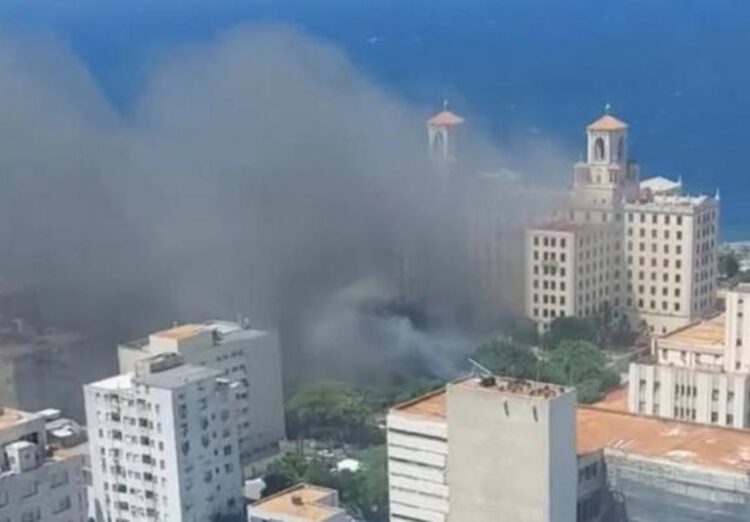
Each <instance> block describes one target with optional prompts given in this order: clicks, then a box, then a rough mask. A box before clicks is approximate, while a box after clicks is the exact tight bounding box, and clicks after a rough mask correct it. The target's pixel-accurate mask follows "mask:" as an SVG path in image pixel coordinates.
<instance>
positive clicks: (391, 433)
mask: <svg viewBox="0 0 750 522" xmlns="http://www.w3.org/2000/svg"><path fill="white" fill-rule="evenodd" d="M575 397H576V394H575V392H574V391H572V390H570V389H566V388H563V387H560V386H554V385H549V384H544V383H535V382H529V381H514V380H506V379H501V378H497V377H486V378H478V377H472V378H468V379H462V380H459V381H456V382H454V383H451V384H449V385H448V386H447V388H446V390H445V391H444V392H443V391H440V392H435V393H434V394H431V395H429V396H426V397H420V398H419V399H416V400H414V401H411V402H408V403H405V404H402V405H400V406H398V407H396V408H394V409H392V410H391V412H390V413H389V415H388V477H389V495H390V512H391V521H392V522H405V521H409V522H413V521H424V522H444V521H455V522H483V521H487V522H489V521H494V520H524V521H527V522H536V521H539V522H573V521H574V520H576V503H577V499H578V496H577V479H576V473H577V469H578V468H577V466H578V464H577V460H576V441H575V431H576V430H575V419H576V414H575V411H576V410H575V408H576V399H575Z"/></svg>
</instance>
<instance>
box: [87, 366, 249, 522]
mask: <svg viewBox="0 0 750 522" xmlns="http://www.w3.org/2000/svg"><path fill="white" fill-rule="evenodd" d="M243 393H245V390H244V387H243V386H242V385H241V384H240V383H236V382H231V381H229V380H228V379H226V378H224V377H222V372H220V371H218V370H214V369H210V368H206V367H204V366H193V365H187V364H183V363H182V358H181V356H179V355H177V354H162V355H157V356H154V357H152V358H150V359H144V360H141V361H139V362H137V363H136V364H135V371H134V372H132V373H126V374H122V375H117V376H114V377H110V378H108V379H104V380H101V381H98V382H94V383H91V384H88V385H86V386H84V398H85V404H86V421H87V427H88V433H89V450H90V457H91V471H92V477H93V494H94V498H95V501H96V504H97V505H96V512H97V515H98V522H99V521H107V522H124V521H129V522H141V521H143V522H146V521H148V522H157V521H158V522H210V521H211V520H212V518H213V517H215V516H216V515H219V514H233V515H239V514H240V513H242V512H243V506H242V504H241V491H242V472H241V468H240V458H239V446H238V442H237V431H236V429H237V428H236V418H235V416H234V413H233V412H234V408H235V406H234V403H235V402H236V401H237V400H241V397H242V394H243ZM238 397H239V398H238Z"/></svg>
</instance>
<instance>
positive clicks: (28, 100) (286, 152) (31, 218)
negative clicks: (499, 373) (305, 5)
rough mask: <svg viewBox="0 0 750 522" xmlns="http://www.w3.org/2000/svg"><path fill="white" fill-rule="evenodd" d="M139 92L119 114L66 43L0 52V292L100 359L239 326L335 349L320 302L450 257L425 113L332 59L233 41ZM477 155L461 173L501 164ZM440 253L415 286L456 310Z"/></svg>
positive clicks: (461, 270) (328, 50)
mask: <svg viewBox="0 0 750 522" xmlns="http://www.w3.org/2000/svg"><path fill="white" fill-rule="evenodd" d="M147 78H148V80H147V82H146V84H145V87H144V88H143V90H142V92H141V93H140V94H139V95H138V97H137V98H136V99H135V100H134V101H133V104H132V109H131V110H128V111H127V113H126V114H122V113H120V112H118V111H117V110H116V109H115V108H114V107H113V106H112V105H111V104H110V103H109V102H108V100H107V99H106V97H105V96H104V95H103V94H102V93H101V92H100V90H99V88H98V86H97V84H96V82H95V80H94V79H93V78H92V77H91V75H90V73H89V72H88V71H87V69H86V67H85V66H84V65H83V64H82V63H80V62H79V61H78V60H77V58H76V57H75V54H74V53H73V52H72V51H71V50H70V49H69V48H67V47H66V46H65V45H64V44H62V43H61V42H58V41H55V40H51V39H41V38H36V39H33V41H32V40H29V39H23V41H21V40H19V39H18V38H15V37H14V38H6V39H4V40H2V42H1V43H0V244H2V245H3V248H2V250H1V251H0V274H1V275H2V277H3V278H6V279H9V280H13V281H18V282H21V283H25V284H28V285H29V286H30V287H33V288H34V289H36V291H37V293H38V295H39V304H40V306H41V308H42V314H43V315H44V316H45V317H46V318H48V319H49V320H50V321H52V322H57V323H59V324H72V325H75V326H76V327H79V328H89V329H92V330H100V331H102V332H106V335H111V336H112V339H111V341H112V342H114V341H120V340H123V339H124V338H127V337H128V336H137V335H142V334H144V333H146V332H147V331H150V330H153V329H155V328H160V327H163V326H164V325H165V323H170V322H172V321H183V320H190V319H195V318H204V317H210V316H228V317H234V316H235V315H236V314H242V315H244V316H247V317H250V318H252V320H253V321H256V322H260V323H262V324H263V325H280V327H281V329H282V338H284V337H285V338H286V339H285V342H286V343H287V344H291V345H304V344H305V342H306V339H308V338H313V339H316V340H317V341H318V342H319V344H320V345H330V343H331V341H332V340H335V339H336V338H337V337H338V334H337V332H336V331H335V330H331V328H333V326H332V325H333V324H334V323H332V322H330V321H328V322H326V323H325V324H320V323H318V322H317V319H319V318H329V317H330V315H329V314H330V312H331V311H332V310H340V306H341V302H342V301H341V300H340V299H338V298H336V299H334V300H331V296H333V295H338V296H340V295H341V294H340V293H341V292H342V291H343V290H342V289H345V288H349V287H352V285H354V286H357V285H360V286H361V285H362V283H361V281H370V280H381V281H388V280H389V278H390V277H391V276H392V275H393V271H394V263H395V260H396V259H397V258H398V256H399V254H400V253H399V249H400V248H401V247H402V246H403V244H404V241H407V242H408V240H409V238H411V237H420V241H423V242H425V243H431V242H432V240H433V239H436V240H437V239H440V241H437V242H435V243H433V244H434V245H445V244H446V243H445V241H444V239H445V238H444V236H445V231H446V230H447V229H446V228H445V227H444V226H443V225H444V221H445V220H446V219H448V218H449V216H450V215H451V212H447V210H449V209H445V208H442V207H441V205H443V204H445V200H444V199H436V198H435V197H434V195H433V194H434V193H435V191H434V190H432V187H434V185H435V182H436V181H435V172H434V170H433V169H431V168H430V166H429V165H428V163H427V161H426V158H425V142H424V140H425V137H424V126H423V125H424V123H423V122H424V118H425V115H426V114H428V113H429V111H430V108H425V107H410V106H408V105H406V104H405V103H403V102H402V101H400V100H399V99H398V98H397V97H395V96H393V95H392V94H390V93H389V92H387V91H386V90H384V89H383V88H381V87H379V86H377V85H376V84H375V83H374V82H372V81H370V80H369V79H368V78H366V76H365V75H363V74H362V73H361V72H360V71H359V70H357V69H356V68H355V67H354V66H353V65H352V64H351V63H349V61H348V60H347V59H346V57H345V56H344V55H343V54H342V53H341V52H339V51H338V50H336V49H334V48H332V47H330V46H328V45H326V44H324V43H321V42H318V41H315V40H314V39H312V38H310V37H308V36H305V35H302V34H299V33H297V32H295V31H292V30H290V29H286V28H282V27H274V28H268V27H245V28H241V29H237V30H235V31H232V32H230V33H227V34H224V35H222V36H221V37H220V38H218V39H217V40H215V41H212V42H210V43H207V44H203V45H200V46H191V47H186V48H183V49H180V50H178V51H174V50H173V51H171V52H169V53H168V54H164V55H163V56H161V57H160V58H159V59H157V60H155V61H154V63H153V65H152V67H151V69H150V72H149V74H148V75H147ZM472 143H473V144H474V149H475V151H474V149H473V151H472V153H468V152H467V153H466V155H467V156H469V155H471V156H472V157H473V158H477V159H479V158H481V160H482V161H484V159H486V158H493V159H494V158H495V157H496V156H497V151H496V150H494V149H493V148H492V147H490V146H489V145H487V143H486V142H485V141H484V140H483V139H482V137H481V136H479V135H474V136H472ZM560 157H561V156H558V155H557V154H556V153H554V154H552V153H549V151H547V152H545V161H544V164H545V165H548V164H550V163H551V162H553V161H552V160H551V158H554V160H555V161H554V162H556V160H557V159H559V158H560ZM479 162H480V161H479V160H478V163H479ZM540 164H541V163H540ZM559 164H560V165H563V164H564V163H563V162H562V161H560V162H559ZM523 204H525V205H528V204H529V202H528V201H525V202H523ZM508 211H509V212H512V209H508ZM405 238H406V239H405ZM435 248H438V249H439V248H444V247H440V246H436V247H435ZM435 253H436V254H437V255H440V256H441V259H442V260H443V262H441V263H432V262H426V263H425V264H424V266H417V267H413V268H412V269H413V271H415V272H417V271H418V272H419V273H420V275H421V276H422V277H424V279H425V281H427V283H426V285H425V286H428V287H430V288H431V290H432V291H433V293H434V294H435V295H442V297H443V298H444V299H446V300H450V299H451V297H452V295H453V289H454V288H456V287H457V285H458V286H461V285H460V284H459V283H457V282H456V278H463V277H466V276H467V274H468V273H469V272H470V270H469V269H468V267H466V266H461V265H462V264H465V255H464V254H465V253H464V252H461V251H459V250H456V249H455V248H452V249H446V250H443V251H435ZM386 286H387V284H386ZM440 289H445V291H443V292H442V294H441V292H440ZM373 294H374V297H373V298H377V297H379V296H380V294H381V290H373ZM391 295H395V294H391ZM344 302H349V301H344ZM388 321H390V322H388V323H387V324H386V326H383V328H386V327H387V328H391V327H393V329H394V330H393V331H395V332H401V333H396V334H393V335H382V334H378V335H376V338H382V339H386V340H388V342H390V341H391V340H394V341H395V342H399V340H404V339H405V342H406V344H407V345H411V346H414V347H418V348H415V349H417V350H422V349H423V348H422V347H423V346H426V342H424V341H425V340H424V339H420V340H419V341H416V340H415V339H414V338H413V337H410V336H412V335H417V334H416V333H414V332H411V333H404V332H408V330H409V329H408V328H406V327H405V325H404V323H403V322H398V319H393V318H388ZM394 321H395V322H394ZM348 324H351V323H348ZM410 324H411V323H410ZM290 325H291V327H290ZM368 328H369V327H368ZM412 330H413V329H412ZM448 338H450V336H448ZM342 339H345V340H346V344H347V346H345V347H338V349H339V350H341V352H338V353H343V352H352V351H353V352H354V353H357V347H352V346H350V345H351V344H354V343H357V335H356V333H353V332H351V331H350V332H347V334H346V335H345V336H343V337H342ZM459 344H460V343H459ZM113 347H114V345H109V346H101V348H100V349H101V350H111V349H113ZM375 348H376V347H374V346H372V345H366V350H367V351H372V350H373V349H375ZM329 353H330V352H329ZM365 360H367V359H365ZM436 364H439V363H436ZM435 373H436V374H440V373H444V372H443V370H440V369H436V370H435Z"/></svg>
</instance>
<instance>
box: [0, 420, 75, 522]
mask: <svg viewBox="0 0 750 522" xmlns="http://www.w3.org/2000/svg"><path fill="white" fill-rule="evenodd" d="M45 422H46V419H45V417H44V416H43V415H40V414H37V413H27V412H23V411H19V410H14V409H11V408H2V409H0V520H3V521H10V520H13V521H16V520H18V521H21V522H32V521H36V520H44V521H45V522H85V521H86V516H87V498H86V484H85V478H84V474H83V468H84V462H85V460H84V455H83V454H82V453H81V452H80V451H78V450H77V446H78V445H73V444H71V445H69V446H68V447H62V446H59V445H57V444H54V443H51V442H50V441H49V440H48V436H47V429H46V427H45Z"/></svg>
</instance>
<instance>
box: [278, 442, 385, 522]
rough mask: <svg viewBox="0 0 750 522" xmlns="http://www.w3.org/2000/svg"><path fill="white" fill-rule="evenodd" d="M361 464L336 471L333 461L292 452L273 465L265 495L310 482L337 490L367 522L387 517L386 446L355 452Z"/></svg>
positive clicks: (342, 499)
mask: <svg viewBox="0 0 750 522" xmlns="http://www.w3.org/2000/svg"><path fill="white" fill-rule="evenodd" d="M355 456H356V457H357V458H358V459H359V461H360V464H361V467H360V469H359V470H358V471H346V470H344V471H336V470H334V469H333V466H332V462H329V461H326V460H323V459H321V458H319V457H306V456H304V455H303V454H302V452H296V453H289V454H287V455H285V456H284V457H283V458H281V459H280V460H278V461H276V462H274V463H273V464H271V465H270V466H269V468H268V471H267V473H266V476H265V478H264V480H265V481H266V489H265V491H264V492H263V494H264V495H271V494H273V493H276V492H278V491H281V490H283V489H286V488H288V487H291V486H293V485H294V484H298V483H300V482H308V483H310V484H316V485H319V486H324V487H329V488H333V489H336V490H337V491H338V492H339V495H340V499H341V504H342V505H343V506H344V507H345V508H346V509H347V510H348V511H349V512H350V513H351V514H353V515H355V516H356V517H357V518H360V519H363V520H367V521H368V522H387V520H388V478H387V471H386V462H387V458H386V449H385V446H384V445H379V446H372V447H370V448H367V449H366V450H363V451H362V452H359V453H357V454H356V455H355Z"/></svg>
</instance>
